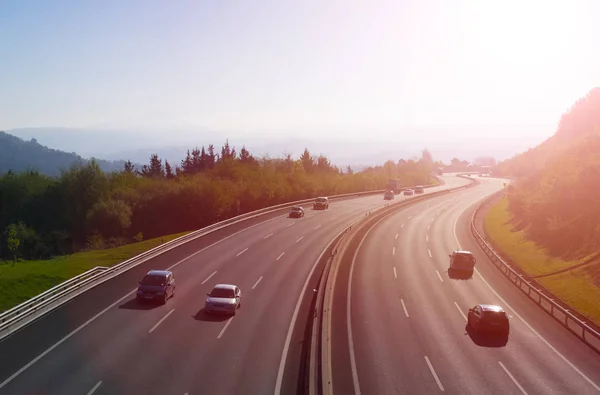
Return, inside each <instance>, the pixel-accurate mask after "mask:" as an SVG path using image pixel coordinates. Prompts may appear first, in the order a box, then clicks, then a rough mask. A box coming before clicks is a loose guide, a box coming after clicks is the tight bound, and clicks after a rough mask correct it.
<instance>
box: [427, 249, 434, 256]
mask: <svg viewBox="0 0 600 395" xmlns="http://www.w3.org/2000/svg"><path fill="white" fill-rule="evenodd" d="M427 253H428V254H429V257H430V258H433V256H432V255H431V250H430V249H429V248H428V249H427Z"/></svg>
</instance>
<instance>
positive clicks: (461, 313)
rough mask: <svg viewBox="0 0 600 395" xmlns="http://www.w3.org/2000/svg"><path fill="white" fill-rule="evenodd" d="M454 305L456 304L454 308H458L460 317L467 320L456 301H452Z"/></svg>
mask: <svg viewBox="0 0 600 395" xmlns="http://www.w3.org/2000/svg"><path fill="white" fill-rule="evenodd" d="M454 305H455V306H456V309H457V310H458V312H459V313H460V315H462V317H463V318H464V319H465V321H467V322H469V319H468V318H467V316H466V315H465V313H463V311H462V310H461V309H460V306H459V305H458V303H456V302H454Z"/></svg>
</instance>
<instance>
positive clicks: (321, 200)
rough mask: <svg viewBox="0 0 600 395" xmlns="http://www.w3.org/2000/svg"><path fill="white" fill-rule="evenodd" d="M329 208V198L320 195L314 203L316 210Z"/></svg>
mask: <svg viewBox="0 0 600 395" xmlns="http://www.w3.org/2000/svg"><path fill="white" fill-rule="evenodd" d="M328 208H329V199H328V198H326V197H318V198H317V199H316V200H315V203H314V204H313V209H314V210H327V209H328Z"/></svg>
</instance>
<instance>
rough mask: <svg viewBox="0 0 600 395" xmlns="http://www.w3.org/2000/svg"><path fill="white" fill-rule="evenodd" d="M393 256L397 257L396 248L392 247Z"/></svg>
mask: <svg viewBox="0 0 600 395" xmlns="http://www.w3.org/2000/svg"><path fill="white" fill-rule="evenodd" d="M392 255H396V247H392Z"/></svg>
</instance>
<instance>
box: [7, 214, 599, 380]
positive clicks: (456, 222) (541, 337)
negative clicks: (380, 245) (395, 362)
mask: <svg viewBox="0 0 600 395" xmlns="http://www.w3.org/2000/svg"><path fill="white" fill-rule="evenodd" d="M471 206H473V205H471ZM471 206H469V207H467V208H465V209H464V210H463V211H461V212H460V214H458V217H456V220H455V221H454V239H455V240H456V245H457V246H458V249H459V250H462V247H461V246H460V241H458V235H457V234H456V227H457V224H458V220H459V218H460V217H461V216H462V215H463V214H464V213H465V211H467V210H468V209H469V208H470V207H471ZM475 273H477V275H478V276H479V278H480V279H481V281H483V283H484V284H485V285H486V286H487V287H488V288H489V289H490V291H492V293H493V294H494V295H496V297H497V298H498V299H500V301H502V303H504V305H505V306H506V307H508V308H509V309H510V310H512V312H513V314H514V315H515V317H517V318H518V319H519V320H521V322H522V323H523V324H525V326H526V327H527V328H529V330H530V331H531V332H532V333H533V334H534V335H536V336H537V337H538V338H539V339H540V340H541V341H542V342H543V343H544V344H545V345H547V346H548V348H550V350H552V351H553V352H554V353H555V354H556V355H558V357H560V359H562V360H563V361H564V362H565V363H566V364H567V365H569V367H570V368H571V369H573V370H574V371H575V372H576V373H577V374H579V375H580V376H581V377H582V378H583V379H584V380H585V381H587V382H588V383H589V384H590V385H591V386H592V387H594V389H595V390H596V391H598V392H600V387H599V386H598V385H597V384H596V383H594V382H593V381H592V380H591V379H590V378H589V377H588V376H586V375H585V373H583V372H582V371H581V370H579V369H578V368H577V366H575V365H573V363H572V362H571V361H569V360H568V359H567V358H566V357H565V356H564V355H562V354H561V353H560V351H558V350H557V349H556V348H554V346H552V344H550V343H549V342H548V340H546V339H545V338H544V337H543V336H542V335H540V334H539V332H538V331H536V330H535V329H533V327H532V326H531V325H529V323H528V322H527V321H525V320H524V319H523V317H521V316H520V315H519V313H517V311H516V310H515V309H513V308H512V306H511V305H509V304H508V303H507V302H506V300H504V298H502V296H500V295H499V294H498V292H496V290H495V289H494V288H492V286H491V285H490V284H489V283H488V282H487V280H486V279H485V278H484V277H483V276H482V275H481V273H479V270H477V268H475ZM0 388H2V386H0Z"/></svg>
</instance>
